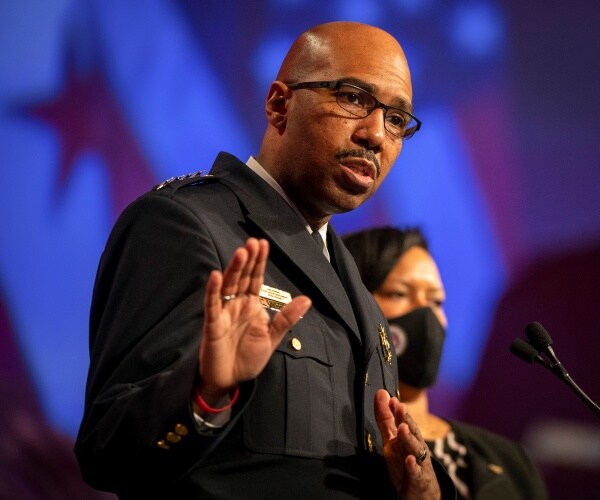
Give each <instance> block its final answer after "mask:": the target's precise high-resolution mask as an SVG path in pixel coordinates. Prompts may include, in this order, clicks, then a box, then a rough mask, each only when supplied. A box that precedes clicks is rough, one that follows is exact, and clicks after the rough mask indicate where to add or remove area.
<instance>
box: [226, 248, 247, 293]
mask: <svg viewBox="0 0 600 500" xmlns="http://www.w3.org/2000/svg"><path fill="white" fill-rule="evenodd" d="M247 261H248V250H247V249H246V248H245V247H239V248H237V249H236V250H235V252H234V253H233V256H232V257H231V261H229V264H228V265H227V267H226V268H225V270H224V271H223V284H222V289H221V295H235V294H237V293H238V285H239V281H240V278H241V275H242V271H243V269H244V266H245V265H246V262H247Z"/></svg>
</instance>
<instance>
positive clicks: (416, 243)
mask: <svg viewBox="0 0 600 500" xmlns="http://www.w3.org/2000/svg"><path fill="white" fill-rule="evenodd" d="M343 240H344V243H345V244H346V246H347V247H348V250H350V253H352V255H353V257H354V259H355V260H356V264H357V266H358V270H359V272H360V274H361V277H362V279H363V281H364V283H365V286H366V287H367V289H368V290H369V291H370V292H371V293H372V294H373V296H374V297H375V300H376V301H377V303H378V304H379V306H380V307H381V309H382V311H383V314H384V315H385V316H386V318H387V319H388V322H389V325H390V332H391V334H392V337H393V339H392V340H393V341H394V347H395V349H396V356H397V357H398V375H399V379H400V394H401V399H402V401H403V402H404V403H406V404H407V406H408V411H409V412H410V414H411V415H412V417H413V418H414V419H415V421H416V422H417V424H418V425H419V427H420V429H421V432H422V434H423V437H424V438H425V440H426V442H427V445H428V446H429V449H430V451H431V453H432V454H433V455H434V456H435V457H436V458H437V459H438V460H439V461H440V462H442V464H444V466H445V467H446V469H447V471H448V473H449V474H450V476H451V477H452V480H453V481H454V483H455V485H456V489H457V491H458V495H459V498H463V499H468V498H471V499H485V500H491V499H496V498H497V499H501V500H508V499H511V500H513V499H519V498H522V499H528V500H530V499H545V498H547V493H546V488H545V485H544V483H543V480H542V478H541V476H540V474H539V472H538V471H537V469H536V468H535V466H534V464H533V463H532V462H531V460H530V459H529V458H528V456H527V455H526V454H525V451H524V450H523V449H522V448H521V446H520V445H519V444H518V443H516V442H513V441H510V440H508V439H506V438H503V437H501V436H499V435H497V434H493V433H491V432H489V431H486V430H484V429H481V428H478V427H474V426H471V425H468V424H465V423H462V422H456V421H452V420H445V419H443V418H441V417H439V416H437V415H434V414H433V413H431V412H430V411H429V404H428V396H427V388H428V387H431V386H432V385H433V384H434V382H435V379H436V376H437V372H438V367H439V363H440V358H441V355H442V348H443V343H444V338H445V329H446V326H447V323H448V321H447V319H446V314H445V312H444V300H445V291H444V286H443V283H442V280H441V277H440V274H439V271H438V268H437V265H436V263H435V261H434V259H433V257H432V256H431V254H430V253H429V247H428V243H427V240H426V239H425V237H424V236H423V234H422V233H421V231H420V230H419V229H416V228H413V229H407V230H400V229H396V228H391V227H383V228H375V229H369V230H365V231H360V232H357V233H352V234H349V235H347V236H345V237H344V238H343Z"/></svg>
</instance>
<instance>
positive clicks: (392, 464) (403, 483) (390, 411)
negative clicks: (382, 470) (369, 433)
mask: <svg viewBox="0 0 600 500" xmlns="http://www.w3.org/2000/svg"><path fill="white" fill-rule="evenodd" d="M375 418H376V420H377V426H378V427H379V432H380V433H381V438H382V441H383V457H384V459H385V463H386V465H387V469H388V474H389V476H390V480H391V482H392V484H393V485H394V487H395V488H396V490H397V491H398V493H399V495H400V496H401V498H402V499H403V500H411V499H414V500H423V499H432V500H433V499H439V498H441V491H440V488H439V485H438V482H437V478H436V475H435V472H434V470H433V465H432V464H431V458H430V457H429V453H428V451H427V445H426V444H425V440H424V439H423V436H422V435H421V431H420V430H419V427H418V426H417V424H416V422H415V421H414V420H413V419H412V417H411V416H410V415H409V414H408V412H407V411H406V405H404V404H402V403H400V401H399V400H398V399H397V398H390V395H389V394H388V393H387V391H385V390H383V389H380V390H379V391H377V393H376V394H375ZM423 452H425V453H423ZM417 457H419V458H418V459H417Z"/></svg>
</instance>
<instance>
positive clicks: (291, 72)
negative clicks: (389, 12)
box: [277, 21, 408, 82]
mask: <svg viewBox="0 0 600 500" xmlns="http://www.w3.org/2000/svg"><path fill="white" fill-rule="evenodd" d="M382 56H385V57H386V59H387V60H386V62H387V64H388V68H387V69H388V70H394V69H402V70H405V71H406V72H407V73H408V65H407V62H406V57H405V55H404V52H403V51H402V48H401V47H400V44H399V43H398V41H397V40H396V39H395V38H394V37H393V36H392V35H390V34H389V33H387V32H386V31H384V30H382V29H380V28H377V27H375V26H370V25H368V24H362V23H356V22H349V21H336V22H331V23H325V24H320V25H318V26H315V27H314V28H311V29H310V30H308V31H306V32H304V33H302V35H300V36H299V37H298V38H297V39H296V40H295V42H294V43H293V45H292V47H291V48H290V50H289V52H288V53H287V55H286V57H285V59H284V61H283V63H282V65H281V68H280V70H279V73H278V74H277V80H279V81H283V82H292V81H301V80H310V79H313V78H317V79H327V78H330V77H332V78H335V77H339V76H340V75H335V74H334V69H333V67H334V66H335V62H336V61H338V60H340V59H343V58H352V59H354V60H356V61H360V62H361V63H362V64H365V65H372V64H375V63H377V62H379V61H381V60H382V59H381V57H382ZM380 71H384V68H382V69H381V70H380Z"/></svg>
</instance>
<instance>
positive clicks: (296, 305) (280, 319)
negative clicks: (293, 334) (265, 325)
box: [270, 295, 312, 344]
mask: <svg viewBox="0 0 600 500" xmlns="http://www.w3.org/2000/svg"><path fill="white" fill-rule="evenodd" d="M311 304H312V302H311V301H310V299H309V298H308V297H306V296H305V295H300V296H298V297H295V298H294V299H293V300H292V301H291V302H290V303H289V304H286V305H285V306H284V307H282V309H281V311H279V312H278V313H277V314H276V315H275V316H274V317H273V320H272V321H271V326H270V333H271V338H272V339H273V342H274V344H278V343H279V342H280V341H281V338H282V337H283V336H284V335H285V333H286V332H287V331H288V330H289V329H290V328H292V327H293V326H294V325H295V324H296V323H298V321H299V320H300V319H301V318H302V316H304V315H305V314H306V312H307V311H308V309H309V308H310V306H311Z"/></svg>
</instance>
